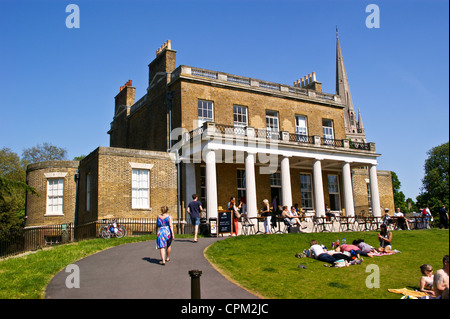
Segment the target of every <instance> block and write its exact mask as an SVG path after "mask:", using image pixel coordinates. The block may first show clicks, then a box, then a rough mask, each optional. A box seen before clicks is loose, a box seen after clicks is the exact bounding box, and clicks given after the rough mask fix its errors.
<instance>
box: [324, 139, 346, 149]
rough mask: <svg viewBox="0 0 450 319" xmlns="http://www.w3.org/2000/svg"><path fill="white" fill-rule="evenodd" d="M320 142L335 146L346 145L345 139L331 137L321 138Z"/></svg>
mask: <svg viewBox="0 0 450 319" xmlns="http://www.w3.org/2000/svg"><path fill="white" fill-rule="evenodd" d="M320 143H321V144H322V145H328V146H334V147H344V141H343V140H335V139H331V138H323V137H321V138H320Z"/></svg>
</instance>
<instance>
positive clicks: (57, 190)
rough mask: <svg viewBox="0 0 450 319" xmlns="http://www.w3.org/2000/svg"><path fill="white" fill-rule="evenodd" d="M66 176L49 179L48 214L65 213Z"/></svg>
mask: <svg viewBox="0 0 450 319" xmlns="http://www.w3.org/2000/svg"><path fill="white" fill-rule="evenodd" d="M63 197H64V178H49V179H47V211H46V214H47V215H61V214H63Z"/></svg>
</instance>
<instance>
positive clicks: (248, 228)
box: [241, 215, 256, 235]
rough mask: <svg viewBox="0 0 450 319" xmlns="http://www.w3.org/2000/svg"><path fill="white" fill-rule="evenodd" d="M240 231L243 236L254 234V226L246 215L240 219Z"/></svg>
mask: <svg viewBox="0 0 450 319" xmlns="http://www.w3.org/2000/svg"><path fill="white" fill-rule="evenodd" d="M241 229H242V233H243V234H244V235H253V234H255V233H256V231H255V225H254V224H253V223H252V222H251V221H250V220H249V219H248V217H247V215H242V217H241Z"/></svg>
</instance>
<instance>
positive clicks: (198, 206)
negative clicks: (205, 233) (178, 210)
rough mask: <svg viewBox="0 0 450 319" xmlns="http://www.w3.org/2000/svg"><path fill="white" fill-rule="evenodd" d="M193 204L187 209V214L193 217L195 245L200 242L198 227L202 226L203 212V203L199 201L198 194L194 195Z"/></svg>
mask: <svg viewBox="0 0 450 319" xmlns="http://www.w3.org/2000/svg"><path fill="white" fill-rule="evenodd" d="M192 199H193V200H192V202H190V203H189V205H188V207H187V212H188V214H189V216H190V217H191V222H192V225H194V243H196V242H198V240H197V235H198V226H199V225H200V212H201V211H203V208H202V202H200V201H199V200H198V196H197V194H193V195H192Z"/></svg>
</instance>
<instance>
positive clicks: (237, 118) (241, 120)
mask: <svg viewBox="0 0 450 319" xmlns="http://www.w3.org/2000/svg"><path fill="white" fill-rule="evenodd" d="M233 118H234V126H238V127H246V126H247V123H248V122H247V108H246V107H245V106H239V105H233Z"/></svg>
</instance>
